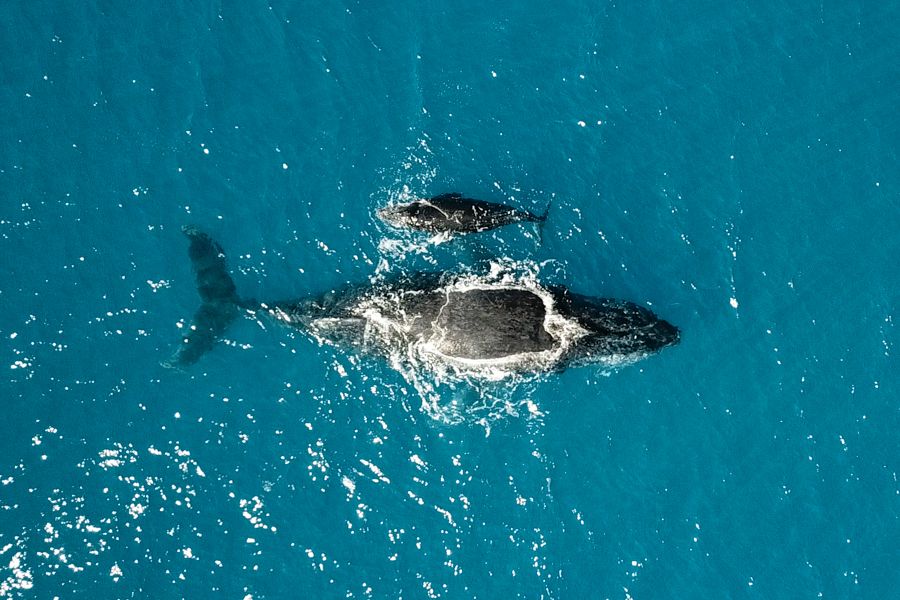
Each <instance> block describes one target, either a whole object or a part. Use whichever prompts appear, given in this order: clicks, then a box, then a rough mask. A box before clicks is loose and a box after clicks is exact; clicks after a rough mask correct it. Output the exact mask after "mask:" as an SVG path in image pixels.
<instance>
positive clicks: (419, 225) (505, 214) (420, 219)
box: [377, 192, 549, 233]
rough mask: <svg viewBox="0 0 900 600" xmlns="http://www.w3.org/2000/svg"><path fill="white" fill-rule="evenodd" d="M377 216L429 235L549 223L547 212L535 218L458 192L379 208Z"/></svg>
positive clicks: (399, 226) (505, 206)
mask: <svg viewBox="0 0 900 600" xmlns="http://www.w3.org/2000/svg"><path fill="white" fill-rule="evenodd" d="M548 210H549V208H548ZM377 214H378V217H379V218H380V219H381V220H382V221H384V222H385V223H387V224H389V225H392V226H394V227H398V228H409V229H418V230H420V231H427V232H429V233H444V232H447V233H473V232H476V231H487V230H488V229H495V228H497V227H502V226H504V225H509V224H511V223H519V222H523V221H525V222H532V223H543V222H544V221H546V220H547V212H545V213H544V214H542V215H535V214H532V213H530V212H528V211H524V210H519V209H518V208H514V207H512V206H509V205H507V204H498V203H496V202H487V201H485V200H475V199H473V198H465V197H463V195H462V194H459V193H457V192H451V193H449V194H440V195H438V196H433V197H431V198H428V199H427V200H425V199H422V200H413V201H412V202H406V203H403V204H392V205H389V206H385V207H384V208H381V209H379V210H378V213H377Z"/></svg>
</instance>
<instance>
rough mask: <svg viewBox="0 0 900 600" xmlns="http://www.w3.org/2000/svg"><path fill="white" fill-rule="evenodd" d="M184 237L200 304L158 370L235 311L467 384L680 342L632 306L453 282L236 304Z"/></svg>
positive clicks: (211, 250) (214, 252)
mask: <svg viewBox="0 0 900 600" xmlns="http://www.w3.org/2000/svg"><path fill="white" fill-rule="evenodd" d="M184 233H185V234H186V235H187V237H188V238H189V239H190V248H189V251H188V255H189V256H190V259H191V262H192V264H193V268H194V271H195V273H196V276H197V287H198V291H199V293H200V298H201V300H202V304H201V306H200V309H199V310H198V311H197V312H196V314H195V315H194V321H193V323H192V325H191V327H189V328H188V329H187V333H186V335H185V336H184V337H183V339H182V343H181V344H180V346H179V347H178V349H177V350H176V351H175V353H174V354H173V355H172V357H171V358H170V359H169V360H168V361H166V362H164V363H163V364H165V365H166V366H171V367H185V366H188V365H190V364H192V363H195V362H196V361H197V360H198V359H199V358H200V357H201V356H202V355H203V354H204V353H205V352H207V351H208V350H210V349H211V348H212V347H213V345H214V343H215V341H216V340H217V339H218V338H219V337H220V336H221V335H222V334H223V332H224V331H225V329H226V328H227V327H228V325H230V324H231V323H232V322H233V321H234V320H235V318H236V317H237V316H238V314H239V313H240V312H241V310H242V309H243V310H245V311H248V312H251V313H256V312H260V311H262V312H264V313H266V314H268V315H270V316H272V317H273V318H275V319H276V320H278V321H279V322H281V323H284V324H286V325H289V326H291V327H296V328H298V329H300V330H303V331H305V332H307V333H309V334H310V335H312V336H314V337H315V338H316V339H317V340H319V341H320V342H324V343H329V344H333V345H335V346H341V347H349V348H352V349H355V350H358V351H360V352H363V353H371V354H376V355H382V356H388V357H397V356H416V357H419V358H420V359H421V361H420V363H421V364H424V365H436V364H437V365H448V366H450V367H453V368H455V369H457V370H462V371H464V372H466V373H467V374H471V375H475V376H478V375H490V376H492V377H495V376H496V375H497V374H498V373H500V374H501V375H502V374H507V373H537V372H545V371H553V370H561V369H563V368H565V367H567V366H571V365H578V364H585V363H595V362H599V363H603V362H607V363H609V362H613V363H618V362H622V361H630V360H635V359H637V358H641V357H642V356H645V355H647V354H649V353H652V352H655V351H657V350H660V349H661V348H664V347H665V346H669V345H672V344H675V343H677V342H678V340H679V331H678V328H676V327H675V326H673V325H671V324H670V323H668V322H666V321H664V320H662V319H660V318H659V317H657V316H656V315H655V314H653V313H652V312H651V311H649V310H647V309H646V308H643V307H640V306H637V305H636V304H633V303H631V302H626V301H622V300H613V299H609V298H592V297H588V296H582V295H580V294H575V293H572V292H570V291H569V290H568V289H567V288H565V287H563V286H552V287H543V286H540V285H537V284H533V283H532V284H527V283H524V282H512V283H510V282H502V283H501V282H489V281H484V280H479V279H478V278H475V277H471V276H464V275H459V274H456V275H454V274H446V273H444V274H438V273H422V274H417V275H413V276H406V277H402V278H397V279H394V280H392V281H386V282H383V283H377V284H374V285H359V286H351V287H348V288H345V289H342V290H338V291H333V292H330V293H328V294H326V295H324V296H322V297H318V298H307V299H301V300H293V301H287V302H272V303H258V302H255V301H250V300H241V299H239V298H238V296H237V293H236V290H235V286H234V282H233V281H232V279H231V277H230V276H229V274H228V270H227V268H226V264H225V255H224V253H223V252H222V248H221V247H220V246H219V245H218V244H217V243H216V242H215V241H213V240H212V238H210V237H209V236H208V235H207V234H205V233H203V232H202V231H200V230H199V229H197V228H195V227H185V228H184Z"/></svg>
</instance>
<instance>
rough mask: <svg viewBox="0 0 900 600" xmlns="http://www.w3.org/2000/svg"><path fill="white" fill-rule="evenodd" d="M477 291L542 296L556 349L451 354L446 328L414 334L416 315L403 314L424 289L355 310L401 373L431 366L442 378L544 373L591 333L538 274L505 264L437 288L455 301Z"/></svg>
mask: <svg viewBox="0 0 900 600" xmlns="http://www.w3.org/2000/svg"><path fill="white" fill-rule="evenodd" d="M475 290H498V291H499V290H514V291H521V292H528V293H531V294H534V295H535V296H537V297H538V298H540V299H541V301H542V302H543V304H544V322H543V328H544V330H545V331H546V332H547V334H548V335H549V336H550V337H551V338H552V339H553V341H554V344H553V348H551V349H548V350H542V351H536V352H520V353H514V354H510V355H507V356H502V357H496V358H483V359H482V358H468V357H462V356H453V355H449V354H447V353H445V352H443V351H442V350H441V347H442V341H443V335H442V333H441V330H440V327H438V326H436V325H435V326H433V327H432V328H431V335H429V336H427V337H426V336H415V335H414V334H412V333H411V331H412V325H413V319H415V318H416V317H414V316H409V315H406V314H404V313H403V311H402V309H401V306H402V296H403V295H404V294H412V293H421V292H418V291H399V292H397V293H396V294H394V295H381V294H379V295H373V296H370V297H368V298H365V299H363V301H362V302H360V304H359V306H358V307H357V309H356V311H355V312H356V314H357V315H358V316H360V317H362V318H364V319H365V321H366V334H367V338H368V337H369V336H370V335H371V336H376V337H377V338H378V339H379V341H380V342H381V344H382V345H383V346H384V347H386V348H389V349H390V350H389V354H390V357H391V359H392V360H391V363H392V365H394V366H395V367H397V366H399V365H404V366H405V367H406V368H402V367H401V368H400V371H401V372H405V371H406V370H407V369H414V370H416V369H422V368H425V369H427V370H429V371H431V372H432V373H434V374H435V375H437V376H438V377H439V379H445V378H453V379H457V378H461V377H462V378H475V379H482V380H488V381H499V380H503V379H507V378H510V377H513V376H516V375H529V374H533V373H539V372H543V371H546V370H548V369H552V368H553V367H554V366H556V364H558V362H559V361H560V360H561V358H562V357H563V356H564V355H565V354H566V353H567V352H568V351H569V350H570V349H571V347H572V345H573V344H575V343H576V342H577V341H578V339H580V338H581V337H583V336H585V335H587V333H588V332H587V330H585V329H584V328H583V327H582V326H581V325H580V324H579V323H578V322H577V321H575V320H574V319H570V318H567V317H565V316H563V315H561V314H560V313H559V312H558V311H557V310H556V306H555V302H554V299H553V296H552V295H551V294H550V292H549V291H548V290H546V289H545V288H543V287H542V286H540V285H539V284H538V283H537V281H536V279H535V278H534V276H533V274H526V275H521V274H515V273H511V272H509V271H507V270H506V269H504V268H503V266H502V265H499V264H493V265H492V268H491V271H490V273H489V274H488V275H486V276H485V275H463V276H460V277H458V278H457V279H455V280H453V281H451V282H449V283H448V284H447V285H445V286H443V287H442V288H438V289H437V290H435V291H437V292H440V293H443V294H444V295H445V296H446V297H447V298H448V299H449V296H450V294H451V293H466V292H470V291H475ZM373 341H375V340H373Z"/></svg>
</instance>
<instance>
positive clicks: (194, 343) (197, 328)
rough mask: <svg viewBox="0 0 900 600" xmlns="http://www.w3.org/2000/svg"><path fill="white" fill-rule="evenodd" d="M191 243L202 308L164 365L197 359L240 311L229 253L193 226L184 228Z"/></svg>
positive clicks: (186, 363) (172, 365) (190, 253)
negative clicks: (229, 266)
mask: <svg viewBox="0 0 900 600" xmlns="http://www.w3.org/2000/svg"><path fill="white" fill-rule="evenodd" d="M182 231H183V232H184V234H185V235H186V236H187V237H188V239H189V240H190V242H191V244H190V247H189V248H188V256H189V257H190V259H191V265H192V266H193V268H194V274H195V275H196V276H197V292H198V293H199V294H200V300H201V304H200V308H198V309H197V312H196V313H194V318H193V321H192V322H191V324H190V326H189V327H188V329H187V331H186V332H185V334H184V336H183V337H182V339H181V344H179V346H178V348H177V349H176V350H175V352H174V353H173V354H172V356H171V357H169V358H168V359H167V360H165V361H163V362H162V364H163V366H165V367H172V368H180V367H186V366H188V365H192V364H194V363H195V362H197V361H198V360H199V359H200V357H201V356H203V354H205V353H206V352H207V351H208V350H210V349H212V347H213V345H215V343H216V341H217V340H218V339H219V338H220V337H222V334H223V333H224V332H225V330H226V329H227V328H228V326H229V325H230V324H231V323H232V322H233V321H234V320H235V319H236V318H237V317H238V315H239V314H240V309H239V306H240V305H241V302H240V299H239V298H238V295H237V288H235V285H234V281H233V280H232V279H231V276H230V275H229V274H228V268H227V266H226V263H225V253H224V252H223V251H222V247H221V246H219V244H217V243H216V242H215V241H214V240H213V239H212V238H211V237H209V235H207V234H206V233H204V232H202V231H200V230H199V229H198V228H197V227H195V226H193V225H186V226H184V227H182Z"/></svg>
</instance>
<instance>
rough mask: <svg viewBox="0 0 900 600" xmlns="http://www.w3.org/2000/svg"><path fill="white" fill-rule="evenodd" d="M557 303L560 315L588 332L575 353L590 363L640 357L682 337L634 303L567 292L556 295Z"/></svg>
mask: <svg viewBox="0 0 900 600" xmlns="http://www.w3.org/2000/svg"><path fill="white" fill-rule="evenodd" d="M557 303H558V305H559V308H560V310H561V312H563V313H565V314H568V315H569V316H571V317H573V318H574V319H575V320H576V321H578V324H579V325H581V327H582V328H583V329H585V330H586V332H587V333H586V334H585V335H584V336H583V337H582V338H581V339H579V340H578V343H577V345H576V348H575V353H576V354H577V355H578V356H579V357H580V358H582V359H586V360H588V361H591V360H596V359H600V358H602V357H606V356H614V355H616V356H618V355H621V356H641V355H645V354H649V353H652V352H656V351H658V350H661V349H663V348H665V347H666V346H671V345H674V344H677V343H678V341H679V340H680V338H681V332H680V331H679V330H678V328H677V327H675V326H674V325H672V324H671V323H669V322H668V321H665V320H663V319H661V318H659V317H658V316H657V315H655V314H654V313H653V312H652V311H650V310H648V309H646V308H644V307H642V306H638V305H637V304H634V303H632V302H626V301H623V300H613V299H610V298H592V297H589V296H582V295H580V294H573V293H571V292H567V293H566V294H565V295H558V296H557Z"/></svg>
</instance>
